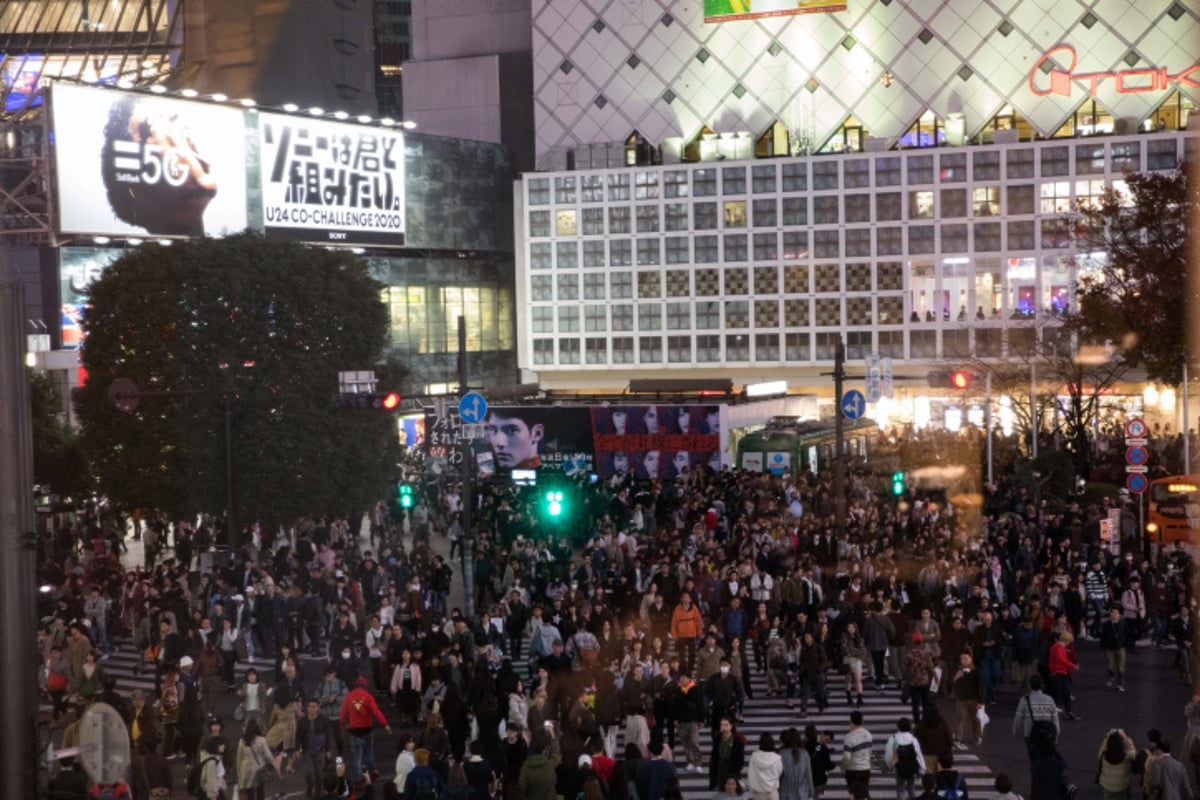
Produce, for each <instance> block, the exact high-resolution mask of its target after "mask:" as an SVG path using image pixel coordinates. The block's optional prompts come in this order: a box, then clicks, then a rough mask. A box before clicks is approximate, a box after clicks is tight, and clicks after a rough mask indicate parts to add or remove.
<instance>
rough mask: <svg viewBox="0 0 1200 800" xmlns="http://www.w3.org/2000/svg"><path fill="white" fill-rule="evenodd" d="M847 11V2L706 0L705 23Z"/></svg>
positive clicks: (830, 0) (823, 0) (834, 0)
mask: <svg viewBox="0 0 1200 800" xmlns="http://www.w3.org/2000/svg"><path fill="white" fill-rule="evenodd" d="M845 10H846V2H845V0H842V2H838V0H704V21H705V22H734V21H737V20H743V19H762V18H764V17H788V16H793V15H796V14H819V13H824V12H831V11H845Z"/></svg>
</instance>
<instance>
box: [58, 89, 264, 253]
mask: <svg viewBox="0 0 1200 800" xmlns="http://www.w3.org/2000/svg"><path fill="white" fill-rule="evenodd" d="M52 100H53V102H52V106H51V108H52V115H51V118H52V120H53V124H54V135H55V138H54V145H55V166H56V176H57V179H58V185H59V186H60V187H62V189H63V190H62V191H59V192H57V196H58V201H59V222H60V225H61V229H62V230H63V231H66V232H70V233H91V234H116V235H124V236H135V237H140V236H146V235H151V236H160V237H165V236H225V235H228V234H231V233H237V232H239V231H241V230H244V229H245V227H246V146H245V135H244V130H245V120H244V114H243V113H242V112H241V111H240V110H236V109H230V108H222V107H220V106H212V105H208V104H201V103H189V102H187V101H185V100H173V99H167V98H163V97H155V96H151V95H141V94H133V93H127V92H117V91H113V90H111V89H97V88H91V87H81V86H70V85H67V84H55V86H54V89H53V95H52Z"/></svg>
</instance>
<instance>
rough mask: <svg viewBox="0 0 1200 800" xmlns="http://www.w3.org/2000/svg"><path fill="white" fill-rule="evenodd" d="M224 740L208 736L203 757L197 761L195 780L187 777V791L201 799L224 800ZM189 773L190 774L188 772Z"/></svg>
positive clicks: (226, 788)
mask: <svg viewBox="0 0 1200 800" xmlns="http://www.w3.org/2000/svg"><path fill="white" fill-rule="evenodd" d="M224 759H225V742H224V741H222V740H221V738H220V737H219V736H210V737H209V738H208V741H207V742H205V744H204V758H202V759H200V760H199V762H198V763H197V767H198V769H197V771H196V781H195V782H194V783H193V781H192V780H191V778H190V776H189V779H188V787H187V789H188V793H189V794H191V796H192V797H197V798H201V799H202V800H224V798H225V797H226V792H227V791H228V786H227V785H226V783H225V760H224ZM189 775H190V774H189Z"/></svg>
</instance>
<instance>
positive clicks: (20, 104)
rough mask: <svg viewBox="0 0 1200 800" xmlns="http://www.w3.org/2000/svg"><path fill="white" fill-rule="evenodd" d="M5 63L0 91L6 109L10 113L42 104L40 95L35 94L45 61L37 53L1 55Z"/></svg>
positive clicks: (0, 58)
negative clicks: (35, 95) (36, 96)
mask: <svg viewBox="0 0 1200 800" xmlns="http://www.w3.org/2000/svg"><path fill="white" fill-rule="evenodd" d="M0 61H2V62H3V63H4V69H3V79H4V86H3V87H2V88H0V91H2V92H3V94H4V110H5V111H7V112H8V113H10V114H11V113H12V112H14V111H20V110H21V109H23V108H25V107H26V106H28V107H29V108H34V107H36V106H40V105H41V104H42V100H41V98H40V97H38V98H35V97H34V94H35V93H36V92H37V89H38V81H39V80H40V79H41V75H42V68H43V64H44V61H43V59H42V57H41V55H39V54H37V53H28V54H22V55H13V56H8V57H4V56H0Z"/></svg>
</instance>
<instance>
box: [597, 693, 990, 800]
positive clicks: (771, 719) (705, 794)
mask: <svg viewBox="0 0 1200 800" xmlns="http://www.w3.org/2000/svg"><path fill="white" fill-rule="evenodd" d="M833 677H834V676H833V675H831V680H830V688H831V691H830V699H831V701H833V702H832V705H831V706H830V707H829V708H827V709H826V710H825V711H824V713H821V714H817V713H815V710H814V708H813V707H811V706H810V709H809V712H808V716H807V717H806V718H802V717H801V716H800V712H799V709H798V707H797V708H796V709H789V708H787V706H786V705H785V702H786V701H785V700H784V699H783V698H781V697H768V696H767V692H766V679H765V678H764V677H763V676H762V675H759V674H757V673H756V674H754V675H752V676H751V679H750V685H751V689H752V690H753V691H754V698H753V699H747V700H746V702H745V707H744V709H743V718H744V721H743V722H740V723H738V724H737V731H738V733H740V734H741V735H742V736H744V737H745V739H746V763H747V765H749V762H750V756H751V754H752V753H754V751H756V750H757V749H758V743H759V738H760V737H761V736H762V734H763V733H770V734H771V735H772V736H773V737H774V739H775V744H776V747H777V748H778V747H779V738H780V734H781V733H782V732H783V731H784V730H786V729H787V728H792V727H794V728H797V729H798V730H799V731H800V732H801V733H803V731H804V728H805V726H806V725H814V726H815V727H816V728H817V730H818V731H820V732H823V733H824V732H828V733H831V734H833V745H832V746H831V748H830V757H831V758H832V760H833V764H834V769H833V771H832V772H830V773H829V776H828V779H829V782H828V784H827V785H826V788H825V793H826V796H828V797H833V798H840V797H846V796H847V787H846V779H845V776H844V775H843V774H842V772H841V770H840V768H839V764H840V760H841V755H842V748H841V742H842V740H843V737H844V736H845V735H846V733H848V732H849V730H850V712H851V711H852V710H854V707H853V706H848V705H846V703H845V701H844V695H840V694H839V693H837V692H835V691H832V689H833V687H834V686H835V683H834V681H833V680H832V678H833ZM859 710H860V711H861V712H862V715H863V726H864V727H865V728H866V729H867V730H868V731H870V732H871V734H872V737H873V742H872V747H871V753H872V757H871V762H872V768H871V794H872V796H874V797H876V798H891V797H894V796H895V793H896V778H895V773H894V772H893V771H891V770H890V769H884V764H883V752H884V747H885V746H886V744H887V740H888V738H889V737H890V736H891V735H892V734H893V733H894V732H895V731H896V722H897V720H899V719H900V718H901V717H910V716H911V708H910V706H909V704H908V703H903V702H901V701H900V693H899V690H898V689H896V688H889V689H887V690H886V691H885V692H884V693H882V694H880V693H877V692H874V691H870V690H869V691H868V692H867V693H864V696H863V704H862V707H861V708H859ZM676 744H677V746H676V747H675V748H674V750H673V751H672V753H671V755H672V758H673V759H674V762H675V766H676V769H677V770H678V772H679V784H680V789H681V791H682V793H683V796H684V797H685V798H688V799H689V800H701V798H704V799H707V798H711V797H712V796H713V794H714V793H715V791H714V790H712V789H710V788H709V785H708V771H707V765H708V763H709V758H710V755H711V753H712V737H711V735H710V734H709V731H708V730H707V729H704V730H702V731H701V733H700V750H701V753H702V755H703V765H704V766H703V768H702V770H701V771H700V772H688V771H687V770H686V769H685V767H686V765H687V762H686V759H685V757H684V753H683V748H682V746H679V744H678V742H677V743H676ZM623 747H624V741H623V731H622V733H621V735H619V736H618V748H617V752H618V753H619V752H620V751H621V750H622V749H623ZM954 768H955V769H957V770H958V771H959V772H961V773H962V775H963V781H964V784H965V785H966V786H967V787H968V788H969V790H970V792H971V795H972V796H973V797H987V796H992V795H994V790H993V783H994V781H995V775H994V774H993V772H992V770H991V769H990V768H989V767H988V766H987V764H985V763H984V762H983V760H982V759H980V758H979V756H978V755H977V754H976V753H975V752H973V751H972V750H970V749H967V750H960V751H956V752H955V754H954ZM745 779H746V773H745V772H743V773H742V784H743V789H744V788H745ZM916 791H917V793H918V794H919V793H920V791H921V788H920V780H919V779H918V781H917V785H916Z"/></svg>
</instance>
